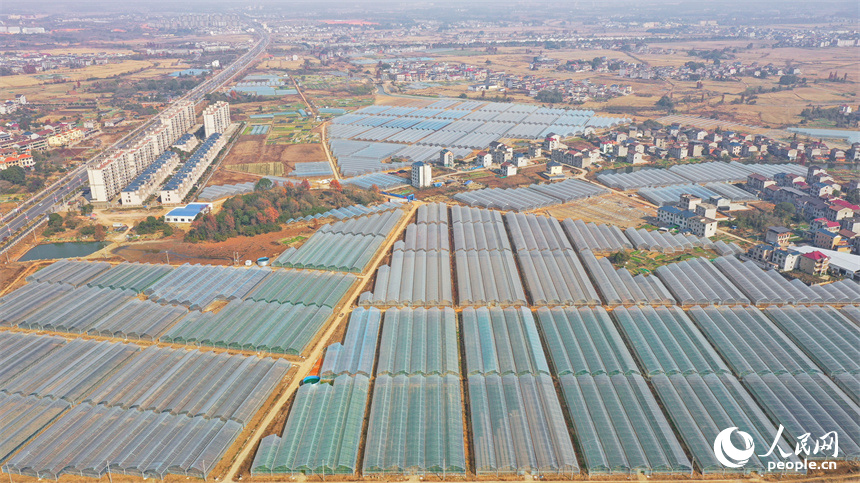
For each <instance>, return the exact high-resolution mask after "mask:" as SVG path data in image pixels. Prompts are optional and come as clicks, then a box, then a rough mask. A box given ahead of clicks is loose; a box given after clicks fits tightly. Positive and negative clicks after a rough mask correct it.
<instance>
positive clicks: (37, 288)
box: [0, 283, 88, 326]
mask: <svg viewBox="0 0 860 483" xmlns="http://www.w3.org/2000/svg"><path fill="white" fill-rule="evenodd" d="M72 290H74V287H72V286H71V285H67V284H65V283H28V284H27V285H24V286H23V287H21V288H19V289H17V290H14V291H12V292H9V293H7V294H6V295H4V296H3V297H2V298H0V325H3V326H12V325H17V323H18V321H19V320H21V319H22V318H23V317H26V316H27V314H29V313H31V312H33V311H34V310H36V309H38V308H40V307H43V306H46V305H49V304H52V303H53V302H54V301H56V300H59V299H60V298H64V296H65V295H66V294H68V293H69V292H71V291H72ZM85 290H88V289H85Z"/></svg>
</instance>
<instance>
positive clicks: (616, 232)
mask: <svg viewBox="0 0 860 483" xmlns="http://www.w3.org/2000/svg"><path fill="white" fill-rule="evenodd" d="M562 226H563V227H564V231H565V232H566V233H567V236H568V237H570V241H571V242H573V246H575V247H576V250H577V251H580V252H581V251H583V250H591V251H592V252H596V253H599V252H617V251H621V250H624V249H632V248H633V245H632V244H631V243H630V241H629V240H628V239H627V237H626V236H624V232H622V231H621V229H620V228H618V227H617V226H615V225H604V224H599V225H598V224H594V223H585V222H583V221H582V220H573V219H570V218H568V219H566V220H564V221H563V222H562Z"/></svg>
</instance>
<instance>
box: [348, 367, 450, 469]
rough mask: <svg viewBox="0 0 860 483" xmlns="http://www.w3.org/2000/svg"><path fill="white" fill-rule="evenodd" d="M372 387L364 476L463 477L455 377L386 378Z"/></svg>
mask: <svg viewBox="0 0 860 483" xmlns="http://www.w3.org/2000/svg"><path fill="white" fill-rule="evenodd" d="M373 384H374V387H373V399H372V404H371V406H370V419H369V421H368V426H367V439H366V442H365V446H364V460H363V464H362V472H363V473H364V474H366V475H368V474H382V475H384V474H386V473H393V474H421V475H424V474H434V475H438V476H445V475H447V474H460V475H464V474H465V473H466V451H465V443H464V439H463V401H462V397H461V389H460V377H459V375H458V374H457V375H455V374H448V375H444V376H440V375H413V376H407V375H405V374H400V375H388V374H386V375H379V376H377V377H376V379H375V380H374V383H373Z"/></svg>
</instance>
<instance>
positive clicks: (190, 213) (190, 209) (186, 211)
mask: <svg viewBox="0 0 860 483" xmlns="http://www.w3.org/2000/svg"><path fill="white" fill-rule="evenodd" d="M208 206H209V205H208V204H206V203H189V204H187V205H185V206H184V207H182V208H174V209H172V210H170V212H169V213H167V216H187V217H192V218H193V217H195V216H197V214H198V213H200V212H201V211H203V210H205V209H206V208H207V207H208Z"/></svg>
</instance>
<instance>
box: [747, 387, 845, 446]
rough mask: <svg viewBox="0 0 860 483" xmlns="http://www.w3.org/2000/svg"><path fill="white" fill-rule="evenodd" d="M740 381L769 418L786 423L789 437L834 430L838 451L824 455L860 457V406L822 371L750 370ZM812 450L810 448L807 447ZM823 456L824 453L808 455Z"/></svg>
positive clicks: (797, 437)
mask: <svg viewBox="0 0 860 483" xmlns="http://www.w3.org/2000/svg"><path fill="white" fill-rule="evenodd" d="M743 384H744V386H745V387H747V388H748V389H749V391H750V393H752V395H753V397H755V399H756V400H757V401H758V403H759V405H760V406H761V407H762V408H763V409H764V412H765V413H766V414H767V415H768V416H770V418H771V420H773V421H775V422H776V423H778V424H780V425H782V426H784V427H785V432H786V433H787V435H788V436H789V441H801V440H802V439H803V437H804V435H805V434H812V435H815V437H821V436H824V435H826V434H827V433H828V432H830V431H835V432H836V434H838V435H839V448H838V449H839V454H838V455H834V454H833V453H832V452H830V451H828V452H827V453H828V454H827V455H826V458H827V459H844V460H854V461H856V460H858V459H860V406H858V405H857V404H856V403H855V402H853V401H851V400H850V399H848V398H847V397H846V396H845V394H843V393H842V391H840V390H839V388H838V387H836V385H835V384H834V383H833V381H831V380H830V379H828V378H827V376H825V375H823V374H805V373H800V374H795V375H791V374H762V375H759V374H750V375H748V376H746V377H744V378H743ZM810 450H812V448H810ZM809 456H810V457H811V458H816V459H824V458H825V456H824V454H820V455H809Z"/></svg>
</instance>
